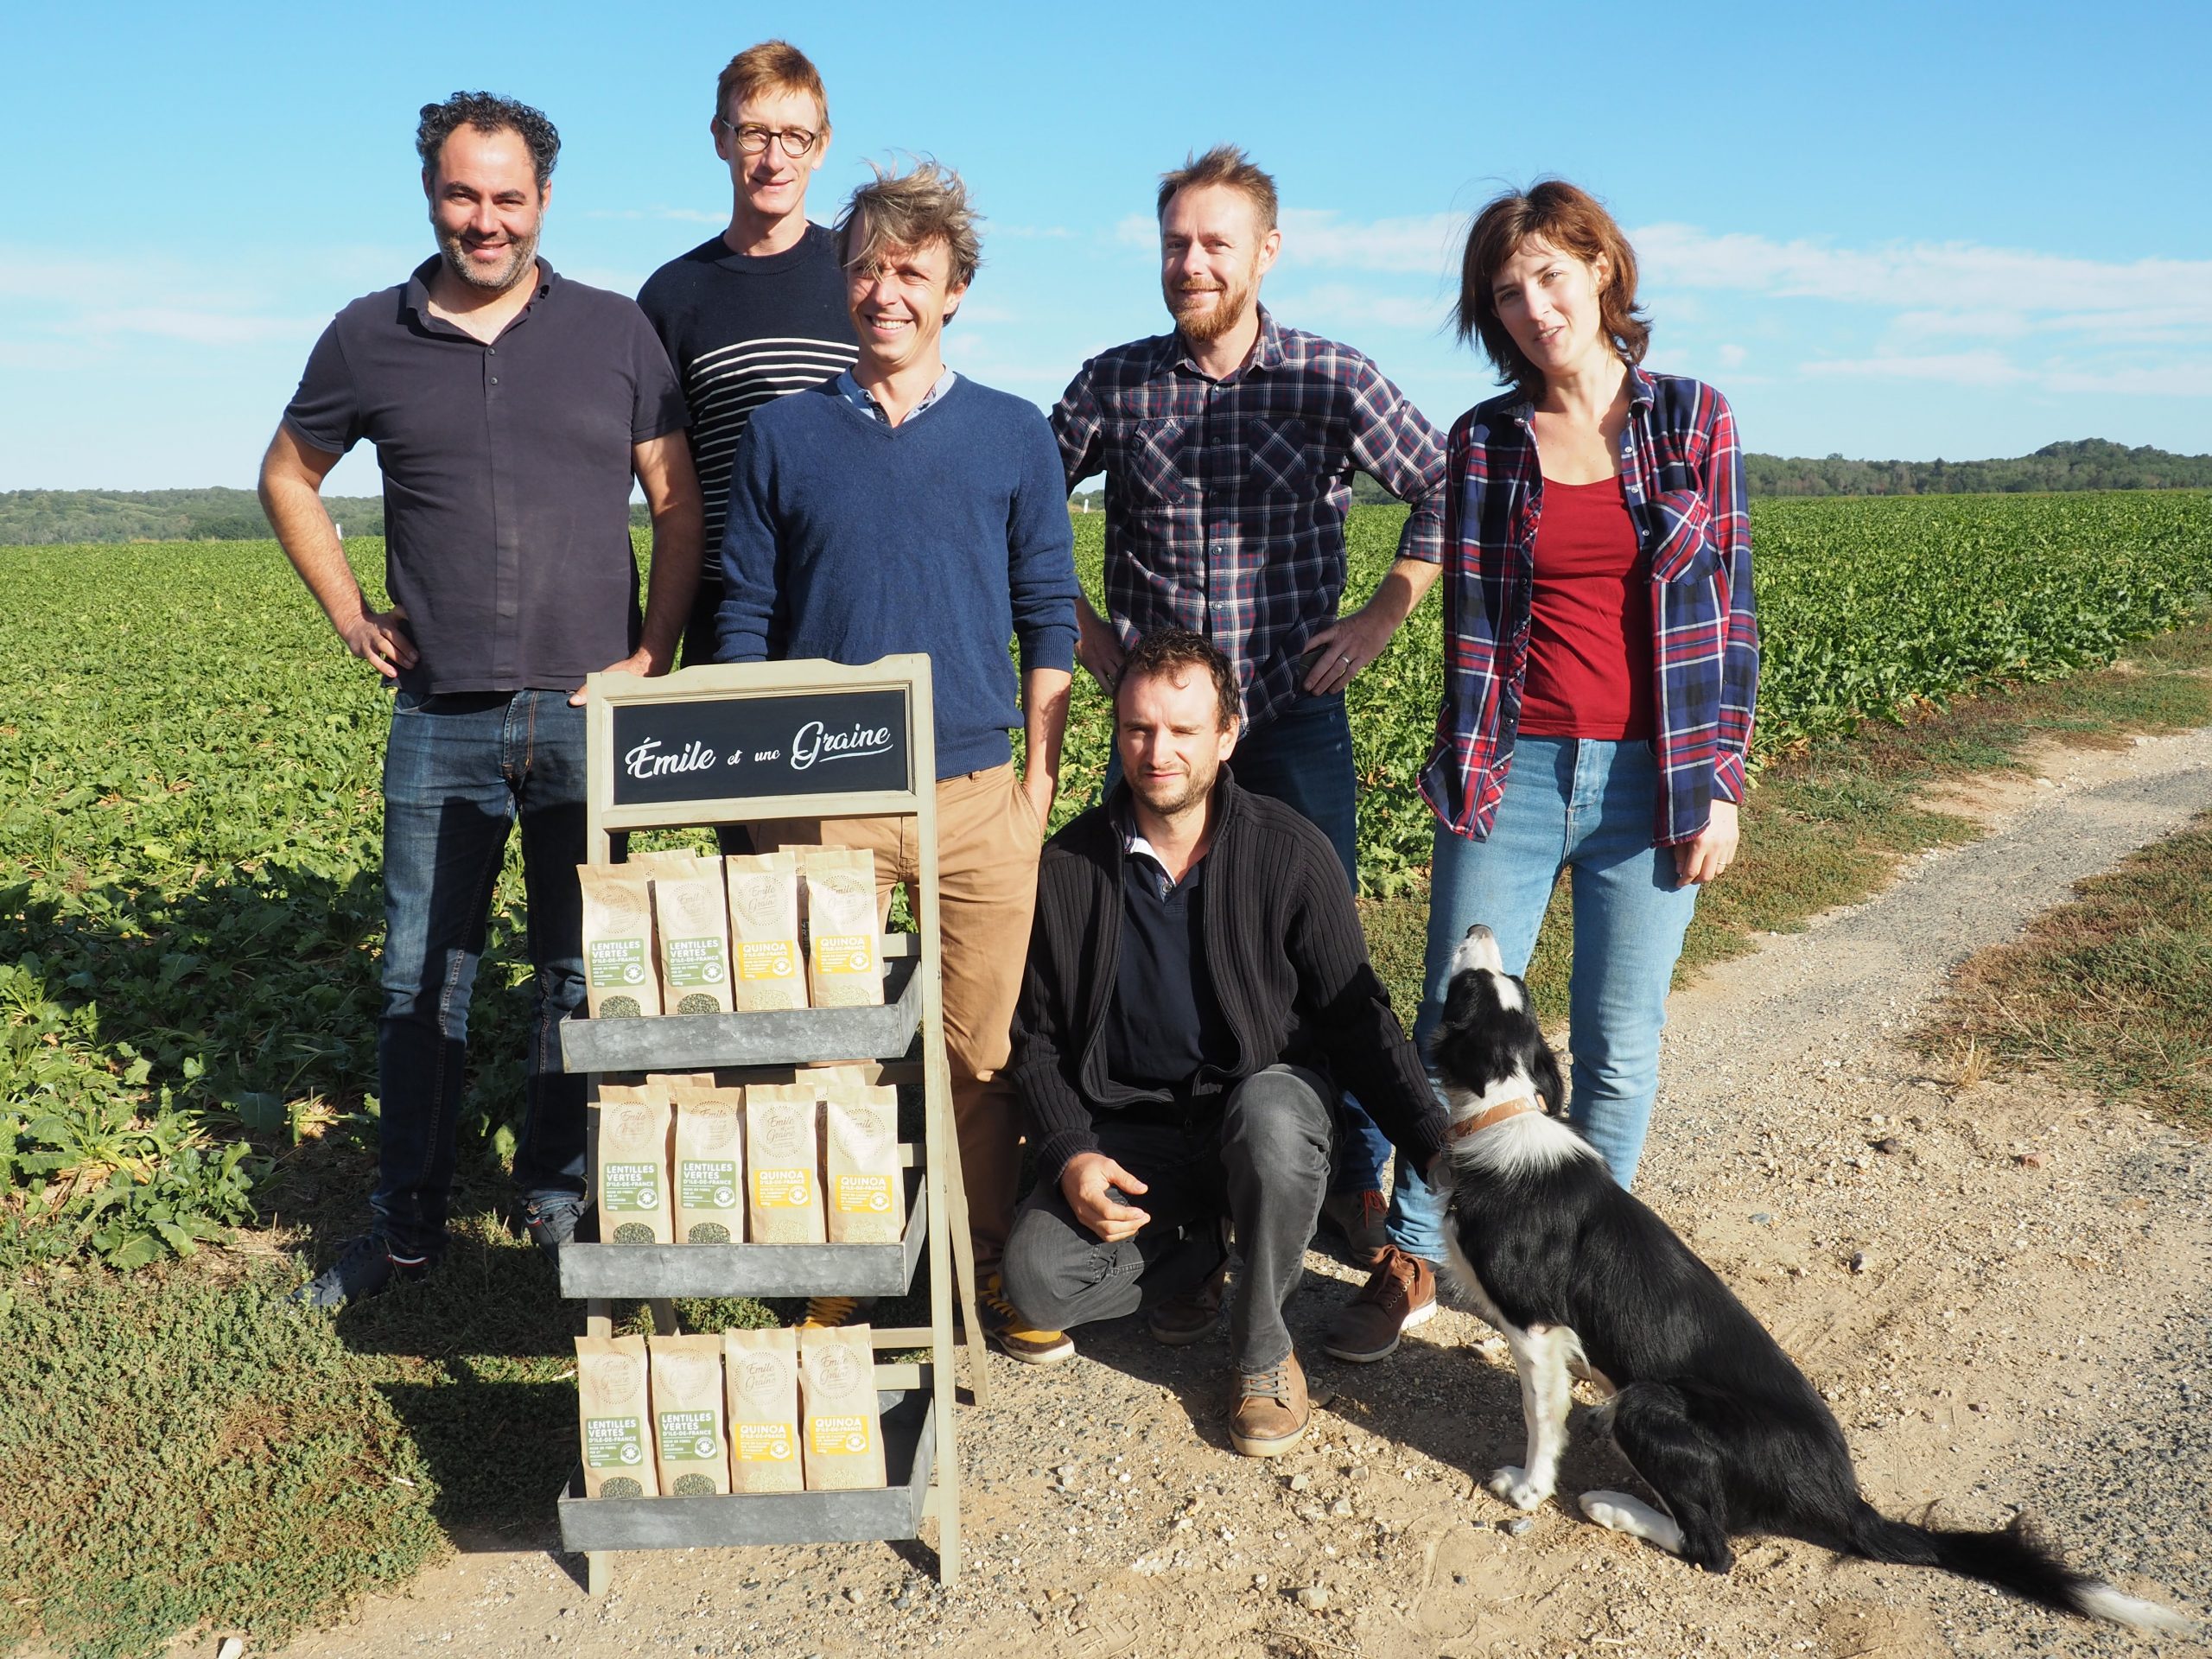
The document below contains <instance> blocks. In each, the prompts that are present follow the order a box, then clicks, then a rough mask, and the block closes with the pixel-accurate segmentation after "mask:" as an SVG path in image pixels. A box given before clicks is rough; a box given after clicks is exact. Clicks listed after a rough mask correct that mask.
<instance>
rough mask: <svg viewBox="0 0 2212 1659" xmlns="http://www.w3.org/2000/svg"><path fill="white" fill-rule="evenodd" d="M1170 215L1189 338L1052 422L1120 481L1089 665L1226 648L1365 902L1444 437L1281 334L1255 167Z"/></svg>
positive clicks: (1256, 739)
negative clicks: (1368, 818)
mask: <svg viewBox="0 0 2212 1659" xmlns="http://www.w3.org/2000/svg"><path fill="white" fill-rule="evenodd" d="M1158 212H1159V219H1160V289H1161V292H1162V295H1163V296H1164V297H1165V299H1166V303H1167V310H1168V315H1170V316H1171V317H1173V319H1174V323H1175V327H1174V328H1173V331H1172V332H1170V333H1168V334H1157V335H1154V336H1153V337H1152V338H1151V339H1148V340H1136V341H1135V342H1133V343H1131V344H1129V345H1127V346H1116V347H1115V348H1114V349H1113V350H1112V351H1109V352H1103V353H1100V354H1099V355H1098V356H1097V357H1096V358H1094V359H1091V360H1090V362H1088V363H1086V364H1084V365H1083V370H1082V372H1080V373H1079V374H1077V376H1076V378H1075V379H1074V381H1073V383H1072V384H1071V385H1069V387H1068V389H1067V392H1066V395H1065V397H1062V398H1061V400H1060V404H1059V406H1058V408H1057V409H1055V410H1053V411H1052V426H1053V429H1054V431H1055V432H1056V433H1057V434H1058V437H1059V441H1060V455H1061V459H1062V461H1064V462H1065V467H1066V473H1067V481H1068V487H1069V488H1070V489H1071V490H1072V489H1073V488H1074V487H1075V486H1076V485H1077V482H1078V481H1080V480H1083V479H1085V478H1089V477H1090V476H1091V475H1092V474H1096V473H1101V472H1103V473H1104V474H1106V605H1107V610H1108V611H1109V613H1110V615H1111V618H1112V620H1110V621H1109V620H1106V619H1105V618H1103V617H1101V616H1100V615H1099V614H1098V613H1096V611H1094V610H1092V609H1091V608H1090V603H1089V601H1079V602H1078V605H1077V623H1078V626H1079V627H1080V629H1081V639H1080V641H1079V650H1080V653H1081V657H1082V661H1083V664H1084V667H1086V668H1088V669H1089V670H1090V671H1091V673H1092V674H1093V675H1094V676H1096V677H1097V679H1098V682H1099V683H1100V684H1101V685H1103V686H1104V687H1105V688H1106V689H1107V690H1109V692H1110V691H1111V690H1113V688H1114V684H1115V682H1116V678H1117V677H1118V676H1119V674H1120V671H1121V664H1122V657H1123V655H1124V654H1125V652H1126V651H1127V649H1128V646H1129V645H1134V644H1135V642H1136V641H1137V640H1138V639H1141V638H1142V637H1144V636H1145V635H1147V634H1150V633H1152V632H1155V631H1157V630H1159V629H1161V628H1169V627H1174V628H1188V629H1190V630H1191V631H1192V632H1195V633H1197V634H1198V635H1199V636H1200V637H1201V638H1204V639H1211V641H1213V643H1214V644H1216V645H1219V646H1220V647H1221V648H1222V649H1223V650H1224V651H1225V652H1228V653H1229V656H1230V660H1231V661H1232V662H1233V663H1234V664H1236V676H1237V682H1238V684H1239V687H1240V689H1241V690H1242V691H1243V703H1244V722H1245V723H1244V732H1243V736H1242V737H1241V738H1240V739H1239V740H1238V741H1237V745H1236V763H1235V764H1236V781H1237V783H1238V784H1239V785H1241V786H1242V787H1243V788H1244V789H1247V790H1249V791H1252V792H1253V793H1255V794H1258V795H1268V796H1272V797H1274V798H1276V799H1277V800H1280V801H1282V802H1284V803H1286V804H1288V805H1291V806H1294V807H1295V808H1297V809H1298V810H1299V811H1300V812H1301V813H1303V814H1304V815H1305V816H1306V817H1307V818H1308V819H1310V820H1311V821H1312V822H1313V823H1314V825H1315V826H1316V827H1318V828H1319V829H1320V830H1321V832H1322V834H1324V835H1325V836H1327V837H1328V838H1329V843H1330V845H1331V846H1332V848H1334V849H1335V850H1336V854H1337V857H1338V861H1340V862H1341V863H1342V865H1343V867H1344V877H1345V879H1346V880H1348V881H1350V882H1351V884H1352V886H1353V887H1354V888H1355V890H1356V889H1357V886H1358V873H1357V814H1356V810H1355V802H1356V799H1357V790H1356V786H1355V784H1354V780H1353V775H1352V762H1351V727H1350V725H1349V724H1348V723H1347V721H1346V720H1345V717H1344V688H1345V687H1346V686H1347V685H1349V684H1350V683H1351V679H1352V677H1353V676H1354V675H1356V674H1357V673H1358V672H1359V671H1361V670H1362V669H1363V668H1365V667H1366V666H1367V665H1368V664H1370V663H1371V662H1373V661H1374V660H1375V659H1376V658H1377V657H1379V656H1381V655H1382V654H1383V650H1384V648H1385V647H1387V646H1388V645H1389V643H1390V637H1391V635H1392V634H1393V633H1395V632H1396V631H1397V628H1398V625H1399V624H1400V623H1401V622H1402V621H1404V620H1405V619H1406V615H1407V613H1408V612H1409V611H1411V610H1412V609H1413V607H1414V606H1415V605H1416V604H1418V603H1420V601H1421V595H1422V594H1425V593H1427V591H1428V589H1429V588H1430V587H1431V586H1432V585H1433V583H1434V582H1435V581H1436V575H1437V571H1438V570H1439V569H1440V565H1439V563H1438V561H1439V559H1440V557H1441V556H1442V554H1443V549H1444V435H1443V434H1442V433H1441V432H1439V431H1438V430H1437V429H1436V428H1435V427H1434V426H1433V425H1431V424H1430V423H1429V422H1428V421H1427V418H1426V417H1425V416H1422V414H1421V411H1420V410H1418V409H1416V408H1414V405H1413V404H1412V403H1411V402H1410V401H1408V399H1407V397H1405V395H1404V394H1403V393H1402V392H1401V391H1399V390H1398V389H1397V388H1396V387H1395V386H1394V385H1391V384H1390V382H1389V381H1388V380H1386V379H1385V378H1383V375H1382V373H1381V372H1380V371H1378V370H1377V369H1376V366H1375V365H1374V364H1372V363H1371V362H1370V361H1369V360H1368V359H1366V358H1365V357H1364V356H1363V355H1362V354H1361V353H1358V352H1357V351H1354V350H1353V349H1352V348H1351V346H1344V345H1340V344H1338V342H1337V341H1335V340H1324V339H1322V338H1320V337H1319V336H1318V335H1315V334H1305V333H1302V332H1300V330H1297V329H1294V328H1285V327H1281V326H1279V325H1278V324H1277V323H1276V321H1275V320H1274V317H1272V316H1271V315H1268V309H1267V308H1266V307H1265V306H1263V305H1262V304H1261V303H1260V283H1261V282H1262V279H1263V278H1264V277H1266V275H1267V273H1268V268H1269V267H1270V266H1272V265H1273V264H1274V260H1275V255H1276V253H1277V251H1279V250H1280V248H1281V245H1282V233H1281V231H1280V230H1278V229H1277V228H1276V225H1275V217H1276V197H1275V184H1274V180H1273V179H1272V178H1270V177H1269V176H1268V175H1267V174H1266V173H1264V172H1262V170H1261V169H1260V168H1257V167H1255V166H1254V165H1253V164H1252V162H1250V160H1249V159H1248V158H1247V157H1246V156H1245V155H1244V152H1243V151H1242V150H1241V149H1236V148H1235V147H1234V146H1231V145H1226V144H1224V145H1222V146H1219V147H1218V148H1217V149H1211V150H1209V151H1207V152H1206V153H1205V155H1204V156H1199V157H1198V158H1197V159H1196V160H1194V161H1192V162H1188V163H1186V164H1185V166H1183V167H1181V168H1178V169H1176V170H1175V171H1173V172H1171V173H1168V174H1166V175H1162V177H1161V179H1160V194H1159V200H1158ZM1355 471H1357V472H1363V473H1365V474H1368V475H1369V476H1370V477H1371V478H1373V479H1375V480H1376V481H1377V482H1379V483H1380V484H1381V485H1382V486H1383V488H1385V489H1387V490H1389V492H1390V493H1391V494H1393V495H1395V496H1396V497H1397V498H1398V499H1400V500H1402V501H1406V502H1408V503H1410V504H1411V505H1412V506H1413V513H1412V516H1411V517H1410V518H1408V519H1407V521H1406V525H1405V529H1404V530H1403V531H1402V532H1401V534H1400V536H1399V538H1398V557H1397V562H1396V563H1395V564H1393V565H1392V566H1391V568H1390V569H1389V573H1388V574H1387V575H1385V576H1384V577H1383V582H1382V584H1381V585H1380V586H1379V587H1378V588H1376V591H1375V594H1374V596H1373V597H1372V598H1371V599H1370V600H1369V601H1368V602H1367V603H1366V604H1365V605H1364V606H1363V607H1360V608H1359V609H1358V610H1357V611H1355V612H1353V613H1351V615H1349V616H1345V617H1342V618H1339V617H1338V614H1337V603H1338V600H1340V599H1341V598H1342V597H1343V595H1344V577H1345V560H1344V513H1345V511H1346V510H1347V509H1348V508H1349V507H1350V505H1351V475H1352V474H1353V473H1354V472H1355ZM1345 1129H1346V1131H1347V1133H1346V1136H1345V1142H1346V1144H1345V1147H1344V1154H1343V1166H1342V1167H1341V1168H1340V1170H1339V1171H1338V1180H1337V1190H1336V1191H1335V1192H1332V1194H1331V1195H1330V1198H1329V1200H1328V1203H1327V1205H1325V1215H1326V1216H1327V1217H1329V1219H1330V1220H1331V1221H1332V1222H1333V1223H1334V1224H1336V1225H1337V1226H1338V1228H1339V1229H1340V1230H1342V1231H1343V1232H1344V1236H1345V1239H1346V1242H1347V1243H1349V1245H1350V1246H1351V1252H1352V1255H1353V1257H1354V1259H1355V1260H1356V1261H1357V1262H1360V1264H1361V1265H1363V1266H1366V1267H1370V1268H1374V1269H1375V1271H1376V1274H1377V1280H1376V1282H1377V1283H1378V1284H1381V1283H1385V1282H1387V1283H1388V1284H1389V1285H1395V1284H1397V1283H1398V1282H1399V1280H1400V1279H1401V1278H1402V1277H1404V1276H1405V1275H1404V1273H1402V1272H1401V1270H1400V1264H1399V1263H1398V1261H1397V1256H1398V1255H1399V1253H1397V1252H1394V1251H1393V1250H1392V1249H1391V1248H1390V1243H1389V1235H1388V1233H1387V1231H1386V1230H1385V1226H1384V1221H1383V1216H1384V1210H1385V1205H1384V1202H1383V1192H1382V1179H1383V1166H1384V1164H1385V1162H1386V1161H1387V1160H1389V1155H1390V1142H1389V1140H1388V1139H1387V1138H1386V1137H1385V1136H1384V1135H1383V1133H1382V1131H1381V1130H1380V1129H1379V1128H1376V1125H1375V1123H1374V1122H1373V1120H1372V1119H1370V1117H1369V1116H1368V1115H1367V1114H1366V1113H1365V1112H1364V1111H1363V1110H1362V1109H1360V1107H1359V1105H1358V1104H1357V1102H1355V1101H1353V1100H1351V1098H1350V1097H1349V1096H1348V1097H1347V1098H1346V1100H1345ZM1408 1260H1410V1258H1408ZM1406 1271H1407V1272H1410V1269H1407V1270H1406ZM1414 1295H1415V1300H1414V1302H1413V1303H1411V1304H1408V1305H1406V1306H1402V1307H1401V1306H1399V1304H1397V1303H1393V1304H1392V1306H1393V1307H1394V1308H1397V1310H1398V1312H1399V1313H1402V1314H1403V1315H1404V1319H1403V1321H1402V1323H1408V1322H1418V1321H1419V1320H1420V1319H1425V1318H1427V1317H1428V1315H1429V1314H1431V1313H1434V1312H1435V1298H1434V1293H1433V1286H1428V1285H1427V1284H1426V1283H1425V1282H1424V1284H1423V1285H1422V1286H1419V1287H1415V1291H1414ZM1401 1328H1402V1326H1401ZM1393 1340H1394V1341H1395V1333H1394V1335H1393Z"/></svg>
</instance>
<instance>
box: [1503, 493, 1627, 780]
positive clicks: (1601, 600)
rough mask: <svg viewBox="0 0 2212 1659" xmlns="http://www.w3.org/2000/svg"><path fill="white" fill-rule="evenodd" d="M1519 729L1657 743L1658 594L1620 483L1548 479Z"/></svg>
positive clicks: (1549, 734)
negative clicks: (1654, 630)
mask: <svg viewBox="0 0 2212 1659" xmlns="http://www.w3.org/2000/svg"><path fill="white" fill-rule="evenodd" d="M1535 564H1536V585H1535V593H1534V594H1533V595H1532V596H1531V598H1530V601H1529V671H1528V677H1527V678H1526V679H1525V681H1524V682H1523V683H1522V692H1521V727H1520V729H1521V730H1522V731H1524V732H1527V733H1529V734H1530V735H1531V736H1534V737H1592V738H1605V739H1608V740H1611V741H1615V742H1620V741H1627V740H1629V739H1643V740H1649V737H1650V736H1651V724H1652V722H1651V588H1650V584H1649V577H1648V575H1646V573H1645V570H1644V568H1643V553H1642V550H1640V549H1638V547H1637V542H1636V524H1635V521H1634V520H1633V519H1631V518H1630V517H1629V514H1628V502H1627V499H1626V498H1625V497H1624V496H1623V494H1622V493H1621V481H1620V480H1619V479H1618V478H1608V479H1603V480H1599V482H1597V483H1595V484H1561V483H1560V482H1559V481H1557V480H1554V479H1546V480H1544V505H1543V515H1542V517H1541V518H1539V519H1538V520H1537V523H1536V547H1535Z"/></svg>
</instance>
